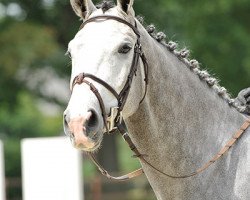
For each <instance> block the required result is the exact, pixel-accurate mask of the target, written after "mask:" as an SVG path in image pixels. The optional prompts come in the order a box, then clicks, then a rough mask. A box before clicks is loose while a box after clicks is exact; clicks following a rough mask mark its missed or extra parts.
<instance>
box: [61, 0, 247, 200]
mask: <svg viewBox="0 0 250 200" xmlns="http://www.w3.org/2000/svg"><path fill="white" fill-rule="evenodd" d="M70 2H71V5H72V7H73V9H74V11H75V13H76V14H77V15H78V16H79V17H80V18H81V19H82V20H87V19H91V18H92V17H95V16H99V15H102V16H103V15H111V16H116V17H119V18H122V19H123V20H126V21H127V22H128V23H129V24H132V25H135V23H136V24H137V29H138V31H139V33H140V42H141V47H142V50H143V53H144V55H145V57H146V58H147V62H148V65H149V71H148V90H147V94H146V97H145V99H144V101H143V102H142V103H140V100H141V98H142V96H143V93H144V85H145V82H144V73H143V72H144V70H143V63H142V61H141V60H140V62H139V63H138V65H139V66H138V70H137V72H136V76H135V77H134V80H133V82H132V85H131V89H130V93H129V96H128V100H127V102H126V105H125V107H124V109H123V117H124V120H125V122H126V124H127V127H128V130H129V135H130V137H131V138H132V141H133V142H134V144H135V145H136V147H137V148H138V150H139V151H140V152H141V153H143V154H147V157H146V159H147V160H148V162H150V163H152V164H153V165H154V166H155V167H156V168H157V169H159V170H160V171H162V172H166V173H169V174H173V175H177V176H178V175H182V174H188V173H190V172H192V171H194V170H195V169H197V168H199V167H200V166H202V165H203V164H204V163H206V162H207V161H209V160H210V159H211V158H212V157H213V156H214V155H216V153H217V152H218V150H220V149H221V148H222V147H223V146H224V145H225V144H226V142H227V141H228V140H229V139H230V138H231V137H232V135H233V134H234V133H235V132H236V131H238V130H239V129H240V127H241V126H242V124H243V123H244V122H245V121H246V120H247V117H246V115H243V114H242V113H241V112H243V111H244V110H246V104H247V102H248V103H249V99H248V100H247V102H246V101H245V100H244V99H242V98H241V97H240V98H239V101H237V100H234V99H232V98H231V97H230V95H229V94H228V93H227V91H226V89H225V88H223V87H221V86H219V84H218V81H217V80H216V79H215V78H213V77H211V75H210V74H209V73H208V72H206V71H202V70H200V68H199V63H198V62H197V61H196V60H189V59H188V52H187V51H186V50H185V49H184V50H180V51H179V50H177V49H176V44H175V43H174V42H172V41H169V42H166V41H164V35H163V34H154V33H152V31H151V30H150V27H149V29H147V30H146V29H145V28H144V26H143V25H142V24H141V23H140V22H139V21H138V20H137V19H136V18H135V15H134V10H133V0H118V1H117V6H114V7H112V8H107V7H105V6H101V7H100V8H97V7H96V6H95V5H94V4H93V2H92V1H91V0H70ZM136 40H137V37H136V35H135V32H134V31H133V30H132V28H131V27H129V26H128V25H125V24H124V23H120V22H118V21H115V20H100V21H93V22H91V23H88V24H86V25H85V26H84V28H82V29H81V30H80V31H79V32H78V33H77V34H76V36H75V38H74V39H73V40H72V41H71V42H70V43H69V48H68V52H69V53H70V54H71V58H72V75H71V85H72V83H73V82H74V79H75V77H76V76H77V75H78V74H79V73H82V72H85V73H89V74H94V75H95V76H96V77H98V78H99V79H102V80H103V81H105V82H106V83H108V84H109V85H111V86H112V87H113V88H114V89H115V90H116V91H120V90H121V89H122V88H123V85H124V83H125V81H126V80H127V76H128V74H129V69H130V66H131V62H132V58H133V54H134V51H133V50H132V49H133V48H132V47H134V46H135V44H136ZM86 81H88V83H89V82H92V84H94V85H95V86H96V88H97V90H98V91H99V93H100V96H101V97H102V99H103V102H104V107H105V110H106V112H107V113H109V111H110V109H111V107H114V106H117V100H116V99H115V97H114V96H113V95H112V94H111V93H110V92H109V91H108V90H107V89H106V88H104V87H103V85H101V84H98V83H97V82H95V81H93V80H91V79H86ZM86 81H85V82H86ZM89 85H91V84H89ZM71 89H72V96H71V98H70V101H69V104H68V107H67V109H66V110H65V112H64V128H65V132H66V134H67V135H69V136H70V137H71V139H72V142H73V144H74V146H75V147H76V148H79V149H82V150H85V151H89V152H93V151H97V150H98V148H99V147H100V144H101V141H102V137H103V132H104V131H103V130H104V128H105V127H104V122H103V117H102V111H101V109H100V105H99V103H98V99H97V98H96V96H95V95H94V94H93V92H92V91H90V89H89V86H88V85H87V84H76V85H72V86H71ZM92 89H93V87H92ZM243 96H244V95H243ZM239 102H241V103H239ZM242 103H243V104H242ZM244 103H246V104H244ZM248 105H249V104H248ZM141 164H142V167H143V170H144V172H145V175H146V177H147V179H148V181H149V183H150V185H151V186H152V188H153V190H154V192H155V195H156V197H157V199H158V200H167V199H169V200H194V199H199V200H201V199H202V200H203V199H206V200H214V199H215V200H219V199H221V200H248V199H250V130H249V129H248V130H247V131H245V133H244V134H243V135H242V137H241V138H240V139H239V140H238V141H237V142H236V144H235V145H234V146H233V147H232V148H231V149H230V150H229V151H228V152H227V154H225V155H224V156H223V157H221V158H220V159H219V160H218V161H217V162H216V163H214V164H213V165H211V166H210V168H208V169H207V170H205V171H204V172H203V173H201V174H198V175H197V176H194V177H190V178H185V179H175V178H169V177H166V176H164V175H162V174H161V173H158V172H157V171H156V170H154V169H153V168H152V167H150V166H148V165H147V164H145V163H141Z"/></svg>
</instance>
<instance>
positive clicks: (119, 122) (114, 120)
mask: <svg viewBox="0 0 250 200" xmlns="http://www.w3.org/2000/svg"><path fill="white" fill-rule="evenodd" d="M106 20H115V21H118V22H120V23H123V24H125V25H127V26H129V27H130V28H131V29H132V30H133V31H134V33H135V34H136V36H137V41H136V44H135V46H134V56H133V60H132V64H131V67H130V71H129V74H128V77H127V81H126V83H125V85H124V87H123V89H122V90H121V91H120V93H117V92H116V90H115V89H114V88H113V87H112V86H110V85H109V84H108V83H107V82H105V81H103V80H102V79H100V78H98V77H96V76H95V75H93V74H88V73H80V74H79V75H77V76H76V77H75V78H74V80H73V83H72V90H73V88H74V86H75V85H76V84H79V85H80V84H82V83H85V84H87V85H89V87H90V90H91V91H92V92H93V93H94V94H95V96H96V98H97V99H98V102H99V105H100V108H101V112H102V118H103V122H104V126H105V129H106V132H107V133H110V132H112V131H114V130H116V129H118V131H119V132H120V133H121V135H122V137H123V138H124V140H125V141H126V142H127V143H128V145H129V147H130V149H131V150H132V151H133V152H134V153H135V155H134V157H136V158H139V159H140V161H141V162H143V163H145V164H146V165H148V166H149V167H150V168H152V169H154V170H155V171H157V172H159V173H160V174H162V175H164V176H167V177H170V178H188V177H191V176H195V175H197V174H199V173H201V172H203V171H204V170H206V169H207V168H208V167H209V166H210V165H211V164H213V163H214V162H215V161H217V160H218V159H219V158H220V157H221V156H222V155H224V154H225V153H226V152H227V151H228V150H229V149H230V148H231V147H232V146H233V145H234V144H235V142H236V141H237V140H238V139H239V138H240V137H241V135H242V134H243V133H244V132H245V131H246V130H247V129H248V127H249V126H250V119H247V120H246V121H245V122H244V124H243V125H242V126H241V128H240V129H239V130H238V131H237V132H236V133H235V134H234V136H233V137H232V139H230V140H229V141H228V142H227V143H226V145H225V146H224V147H223V148H222V149H221V150H220V151H219V152H218V153H217V154H216V155H215V156H214V157H213V158H212V159H211V160H210V161H208V162H207V163H206V164H204V165H203V166H202V167H200V168H199V169H197V170H196V171H194V172H193V173H190V174H187V175H180V176H174V175H170V174H167V173H165V172H162V171H161V170H159V169H158V168H156V167H155V166H154V165H153V164H151V163H150V162H148V161H147V160H146V159H145V155H143V154H141V153H140V152H139V150H138V149H137V147H136V146H135V145H134V143H133V142H132V140H131V138H130V137H129V135H128V133H127V127H126V124H125V122H124V120H123V118H122V110H123V108H124V106H125V104H126V101H127V98H128V95H129V92H130V88H131V84H132V81H133V78H134V76H135V75H136V72H137V69H138V64H139V58H141V60H142V63H143V66H144V75H145V79H144V81H145V92H144V95H143V97H142V99H141V101H140V103H142V101H143V100H144V99H145V96H146V94H147V85H148V63H147V59H146V57H145V55H144V53H143V51H142V46H141V43H140V33H139V31H138V29H137V25H136V22H135V25H132V24H130V23H129V22H127V21H126V20H124V19H122V18H119V17H116V16H111V15H101V16H96V17H92V18H90V19H88V20H86V21H85V22H84V23H83V24H82V25H81V27H80V29H82V28H83V27H84V26H85V25H86V24H88V23H91V22H102V21H106ZM85 78H88V79H91V80H93V81H95V82H97V83H99V84H101V85H102V86H104V87H105V88H106V89H107V90H108V91H109V92H111V93H112V94H113V96H114V97H115V98H116V99H117V102H118V105H117V107H113V108H111V111H110V114H109V116H108V115H107V113H106V110H105V105H104V101H103V98H102V96H101V95H100V93H99V91H98V90H97V88H96V87H95V86H94V84H93V83H91V82H90V81H89V80H86V79H85ZM88 155H89V156H90V158H91V159H92V161H93V162H94V163H95V165H96V166H97V167H98V169H99V170H100V172H101V173H102V174H103V175H104V176H106V177H107V178H109V179H114V180H119V181H124V180H128V179H131V178H134V177H137V176H139V175H141V174H142V173H143V170H142V168H140V169H138V170H135V171H133V172H131V173H129V174H126V175H123V176H119V177H114V176H111V175H110V174H109V173H108V172H107V171H106V170H105V169H104V168H103V167H102V166H101V165H100V164H99V162H98V161H97V160H96V158H95V157H94V155H93V154H92V153H88Z"/></svg>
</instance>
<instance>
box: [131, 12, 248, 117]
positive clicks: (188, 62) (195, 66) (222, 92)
mask: <svg viewBox="0 0 250 200" xmlns="http://www.w3.org/2000/svg"><path fill="white" fill-rule="evenodd" d="M136 18H137V20H138V21H139V22H140V23H141V24H142V25H144V27H145V28H146V30H147V32H148V33H149V35H150V36H151V37H152V38H154V39H155V40H156V41H158V43H160V44H161V45H163V46H164V47H166V48H167V49H168V50H169V51H170V52H171V53H172V54H174V55H175V56H176V57H177V58H178V59H179V60H180V61H182V62H183V63H184V64H185V66H186V67H187V68H188V69H190V71H191V72H193V73H194V74H196V75H197V76H198V77H199V78H200V80H201V81H204V82H205V83H207V85H208V86H209V87H210V88H211V89H212V90H214V91H215V92H216V93H217V94H218V96H219V97H221V98H222V99H223V100H225V101H226V102H227V103H228V105H229V106H230V107H233V108H235V109H236V110H237V111H239V112H240V113H243V112H244V111H245V110H246V106H241V105H240V104H238V103H237V102H236V101H235V99H232V98H231V96H230V94H229V93H228V92H227V90H226V89H225V88H224V87H221V86H220V85H219V81H218V80H217V79H216V78H214V77H212V76H211V75H210V74H209V73H208V71H206V70H201V69H200V63H199V62H198V61H197V60H195V59H189V56H190V51H189V50H188V49H187V48H183V49H178V44H177V43H176V42H174V41H166V34H164V33H163V32H158V33H156V28H155V26H154V25H152V24H151V25H148V26H146V25H145V24H144V19H143V17H141V16H137V17H136Z"/></svg>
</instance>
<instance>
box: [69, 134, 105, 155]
mask: <svg viewBox="0 0 250 200" xmlns="http://www.w3.org/2000/svg"><path fill="white" fill-rule="evenodd" d="M93 135H94V136H92V137H87V138H88V140H87V142H86V143H81V144H76V142H75V140H74V137H73V138H72V137H71V143H72V145H73V147H74V148H76V149H78V150H81V151H86V152H96V151H97V150H98V149H99V148H100V146H101V143H102V138H103V133H102V132H98V133H95V134H93Z"/></svg>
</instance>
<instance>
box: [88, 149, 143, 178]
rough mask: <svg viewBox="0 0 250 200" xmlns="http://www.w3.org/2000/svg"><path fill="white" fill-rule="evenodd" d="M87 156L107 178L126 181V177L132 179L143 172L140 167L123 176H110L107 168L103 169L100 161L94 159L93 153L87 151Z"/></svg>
mask: <svg viewBox="0 0 250 200" xmlns="http://www.w3.org/2000/svg"><path fill="white" fill-rule="evenodd" d="M88 156H89V158H90V159H91V160H92V161H93V163H94V164H95V165H96V166H97V168H98V169H99V171H100V172H101V173H102V174H103V175H104V176H106V177H107V178H108V179H112V180H116V181H126V180H128V179H132V178H135V177H137V176H140V175H142V174H143V173H144V172H143V170H142V168H140V169H137V170H135V171H133V172H130V173H128V174H125V175H123V176H118V177H116V176H111V175H110V174H109V173H108V171H107V170H105V169H104V168H103V167H102V166H101V165H100V163H99V162H98V161H97V160H96V158H95V156H94V154H92V153H88Z"/></svg>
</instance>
